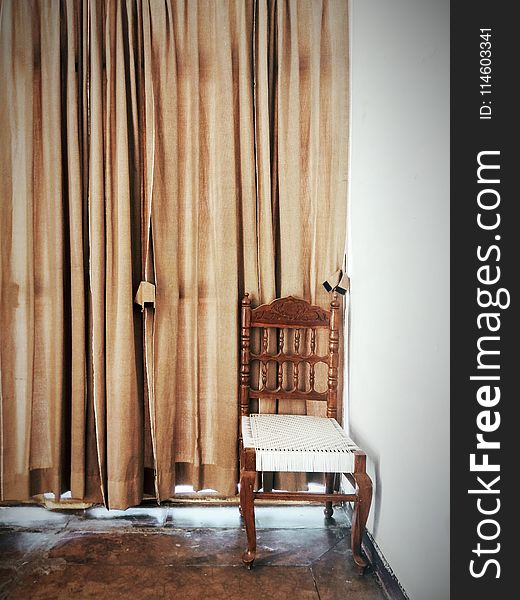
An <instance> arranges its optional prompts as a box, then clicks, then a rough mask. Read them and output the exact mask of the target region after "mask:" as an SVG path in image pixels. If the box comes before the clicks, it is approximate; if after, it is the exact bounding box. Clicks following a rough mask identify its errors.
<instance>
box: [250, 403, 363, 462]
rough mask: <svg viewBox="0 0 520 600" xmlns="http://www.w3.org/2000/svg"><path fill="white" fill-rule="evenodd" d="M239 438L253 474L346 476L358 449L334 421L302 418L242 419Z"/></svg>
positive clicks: (282, 416)
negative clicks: (250, 452) (250, 454)
mask: <svg viewBox="0 0 520 600" xmlns="http://www.w3.org/2000/svg"><path fill="white" fill-rule="evenodd" d="M242 438H243V444H244V448H254V449H255V458H256V470H257V471H285V472H304V473H305V472H307V473H350V472H352V471H353V469H354V452H355V451H356V450H359V448H358V447H357V446H356V444H355V443H354V442H353V441H352V440H351V439H350V438H349V437H348V436H347V434H346V433H345V431H344V430H343V429H342V427H341V425H339V423H338V422H337V421H336V419H326V418H323V417H310V416H305V415H271V414H266V415H260V414H252V415H249V416H246V417H242Z"/></svg>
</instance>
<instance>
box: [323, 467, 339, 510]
mask: <svg viewBox="0 0 520 600" xmlns="http://www.w3.org/2000/svg"><path fill="white" fill-rule="evenodd" d="M335 482H336V473H327V475H326V478H325V492H326V493H327V494H332V492H333V491H334V485H335ZM323 512H324V514H325V517H326V518H327V519H330V518H331V517H332V515H333V514H334V509H333V508H332V502H325V509H324V510H323Z"/></svg>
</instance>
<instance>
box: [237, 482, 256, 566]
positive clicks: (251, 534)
mask: <svg viewBox="0 0 520 600" xmlns="http://www.w3.org/2000/svg"><path fill="white" fill-rule="evenodd" d="M255 480H256V472H255V471H242V473H241V475H240V508H241V512H242V517H243V519H244V522H245V526H246V534H247V550H246V551H245V552H244V554H243V555H242V561H243V563H244V564H245V565H246V567H247V568H248V569H250V568H251V567H252V566H253V562H254V560H255V556H256V527H255V503H254V502H255V497H254V485H255Z"/></svg>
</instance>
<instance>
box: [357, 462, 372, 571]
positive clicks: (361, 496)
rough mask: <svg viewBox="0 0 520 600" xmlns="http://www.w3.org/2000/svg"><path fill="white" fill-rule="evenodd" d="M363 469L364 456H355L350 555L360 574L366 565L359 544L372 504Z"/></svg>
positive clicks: (370, 489) (370, 487)
mask: <svg viewBox="0 0 520 600" xmlns="http://www.w3.org/2000/svg"><path fill="white" fill-rule="evenodd" d="M365 469H366V456H365V455H364V454H361V455H359V456H356V457H355V466H354V473H353V475H354V479H355V481H356V487H357V501H356V502H355V505H354V513H353V515H352V554H353V556H354V562H355V563H356V565H357V567H358V569H359V570H360V571H361V572H363V571H364V569H365V567H366V566H367V564H368V562H367V561H366V559H365V558H364V557H363V556H362V554H361V542H362V539H363V534H364V532H365V525H366V523H367V519H368V513H369V512H370V504H371V503H372V480H371V479H370V477H369V476H368V475H367V474H366V471H365Z"/></svg>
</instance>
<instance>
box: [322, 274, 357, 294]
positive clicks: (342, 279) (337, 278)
mask: <svg viewBox="0 0 520 600" xmlns="http://www.w3.org/2000/svg"><path fill="white" fill-rule="evenodd" d="M349 284H350V280H349V277H348V275H347V274H346V273H343V269H338V270H337V271H336V272H335V273H334V274H333V275H331V276H330V277H329V278H328V279H326V280H325V281H324V282H323V287H324V288H325V289H326V290H327V292H338V294H341V295H342V296H344V295H345V294H346V293H347V290H348V288H349Z"/></svg>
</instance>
